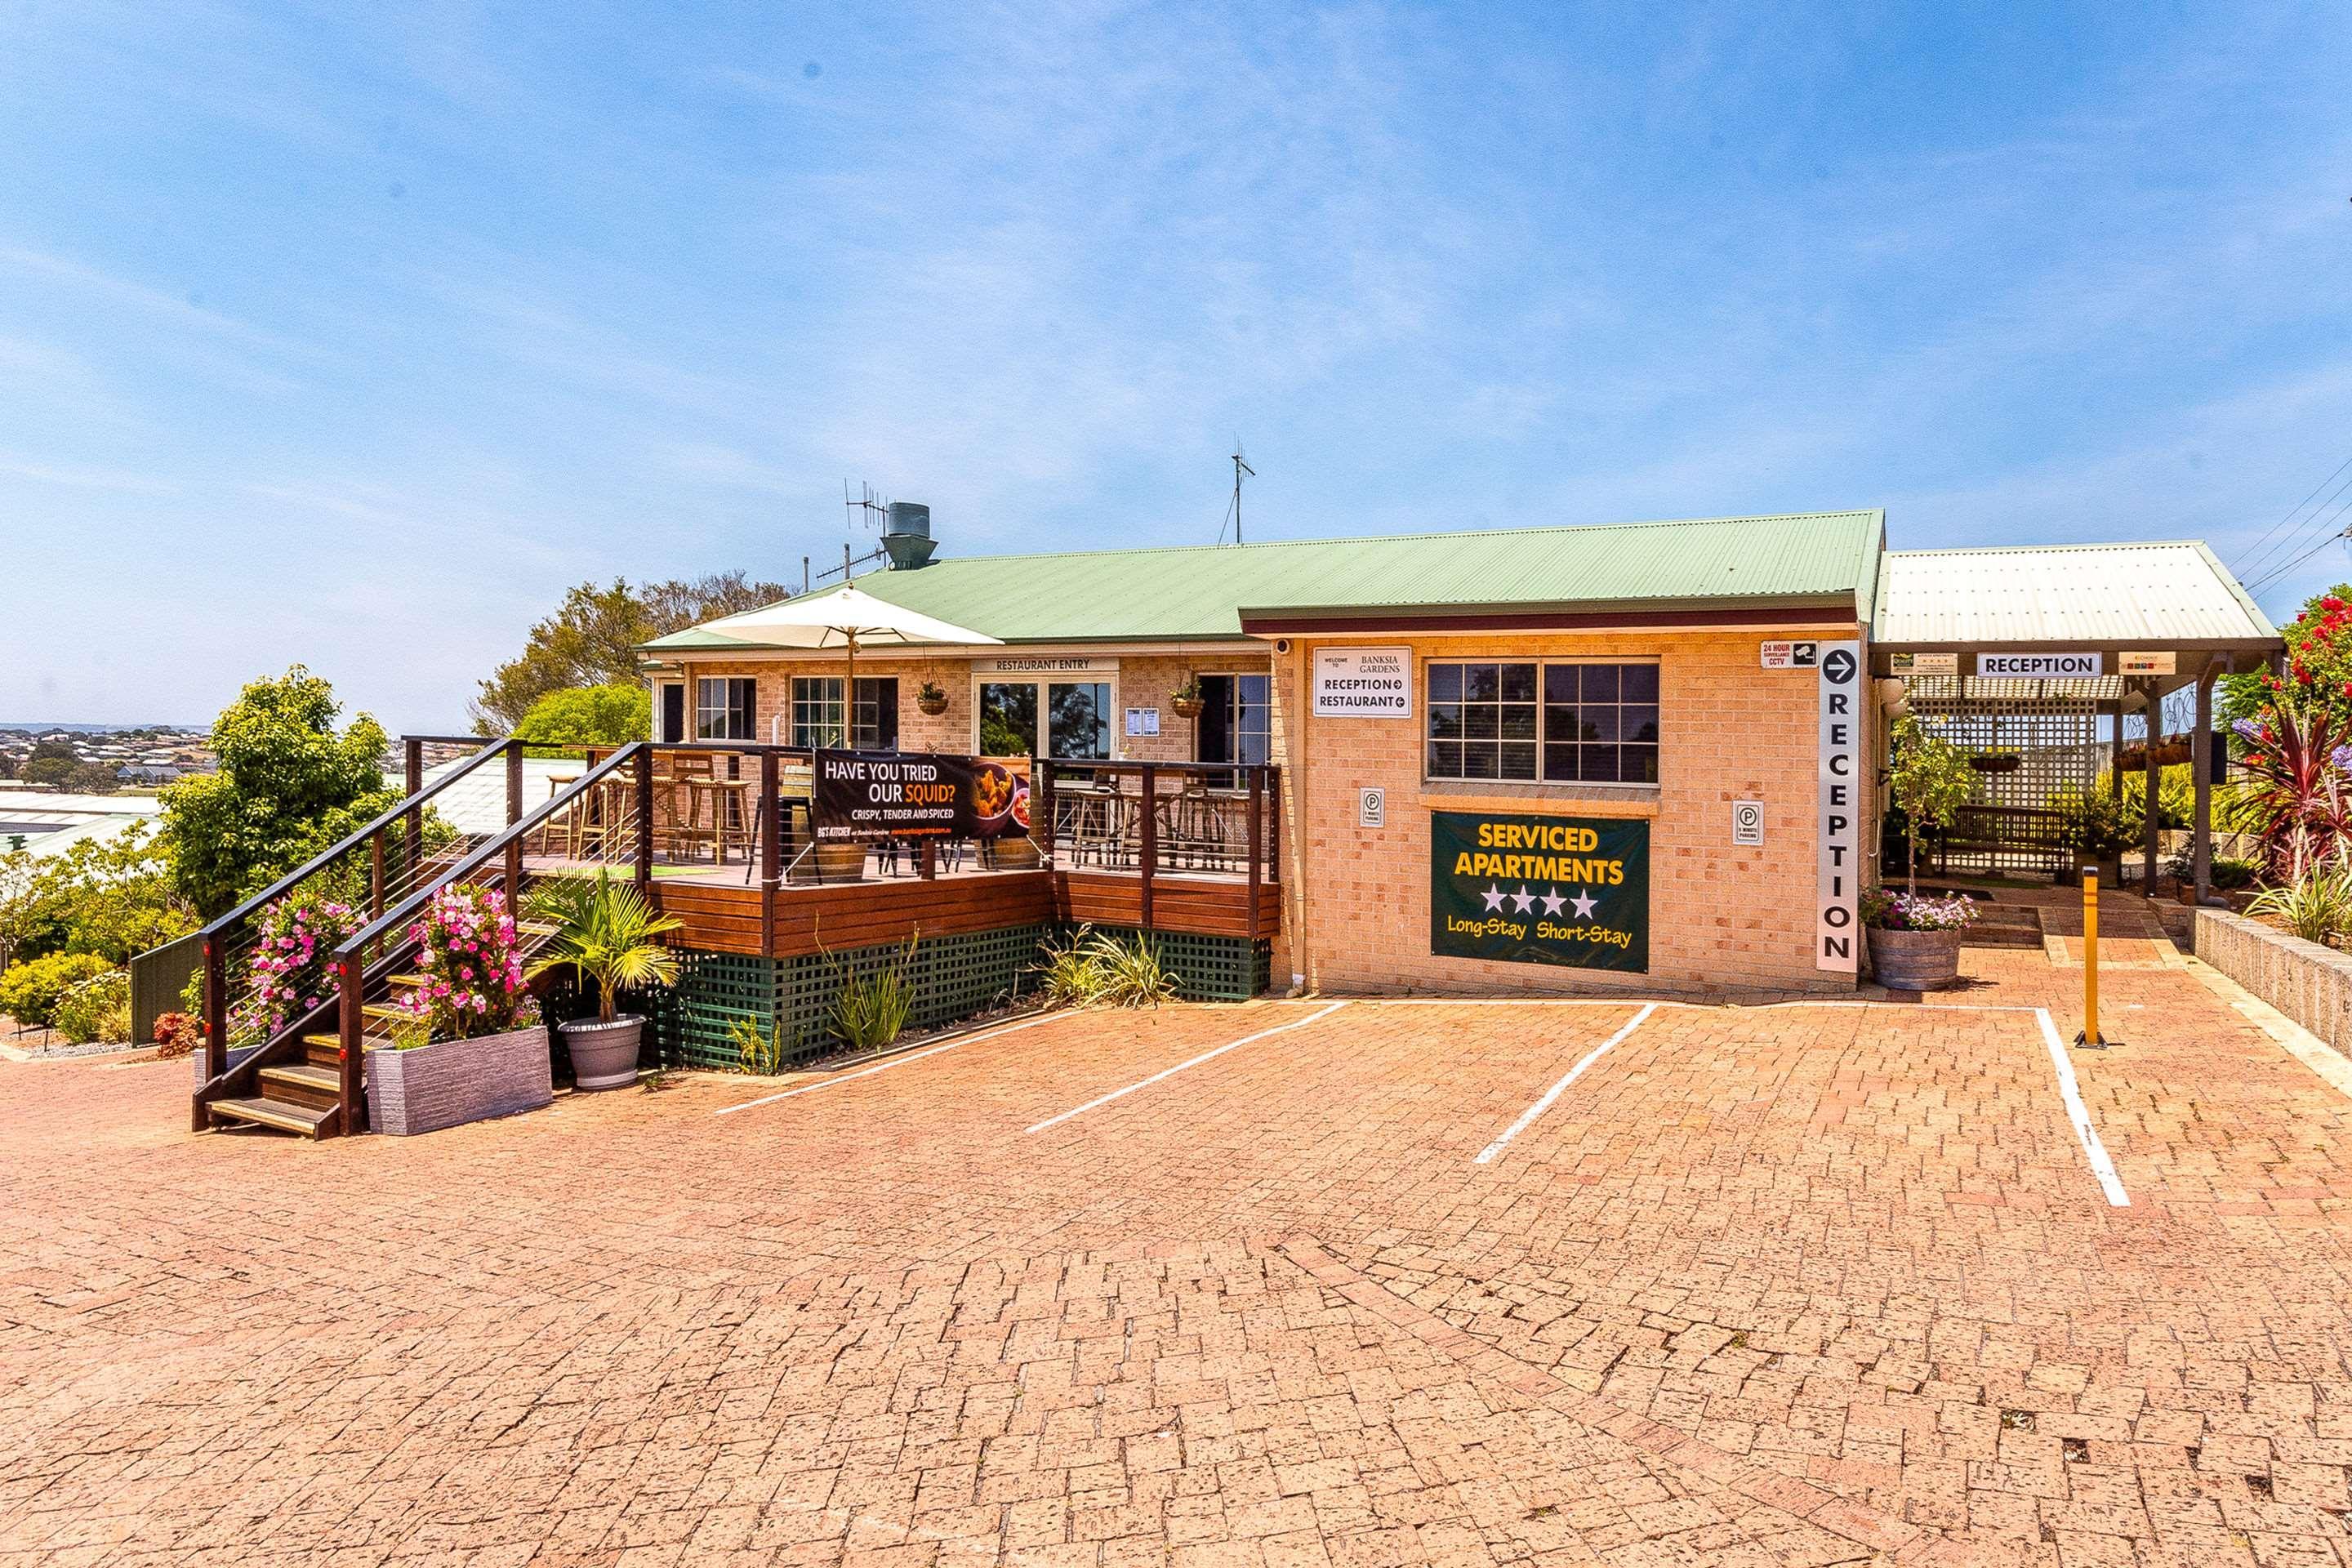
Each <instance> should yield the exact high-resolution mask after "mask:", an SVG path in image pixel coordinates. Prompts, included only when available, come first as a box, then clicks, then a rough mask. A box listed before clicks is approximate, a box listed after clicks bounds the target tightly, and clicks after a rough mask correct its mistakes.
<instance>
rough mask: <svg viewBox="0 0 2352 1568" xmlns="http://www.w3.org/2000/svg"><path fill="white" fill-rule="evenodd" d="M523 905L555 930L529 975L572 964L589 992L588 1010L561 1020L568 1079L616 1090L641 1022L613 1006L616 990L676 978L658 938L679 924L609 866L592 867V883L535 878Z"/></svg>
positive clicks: (628, 1077) (629, 1076)
mask: <svg viewBox="0 0 2352 1568" xmlns="http://www.w3.org/2000/svg"><path fill="white" fill-rule="evenodd" d="M528 909H529V911H530V915H531V917H532V918H533V919H535V920H541V921H548V922H549V923H551V924H552V925H553V926H554V927H555V928H556V931H555V934H554V935H553V936H552V937H551V938H549V939H548V943H547V947H546V950H545V951H544V952H541V953H540V955H539V956H538V957H537V958H535V959H533V960H532V961H531V964H530V973H531V974H532V975H534V976H537V975H541V974H545V973H550V972H551V971H553V970H557V969H564V968H570V969H574V970H577V971H578V972H579V973H580V975H581V977H582V978H583V980H585V981H587V982H588V983H589V984H592V985H593V986H594V987H595V990H596V1002H597V1014H596V1016H595V1017H593V1018H580V1019H575V1020H574V1021H572V1022H571V1023H568V1024H565V1025H562V1035H563V1044H564V1046H565V1047H566V1048H568V1049H569V1050H570V1051H571V1053H572V1082H573V1084H574V1085H575V1086H576V1087H578V1088H580V1089H619V1088H621V1087H622V1086H624V1085H625V1084H629V1083H634V1082H635V1081H636V1077H637V1050H638V1045H639V1042H640V1041H641V1039H642V1038H643V1036H644V1033H645V1023H646V1021H645V1020H644V1019H643V1018H640V1017H637V1016H634V1015H623V1014H622V1013H621V1012H620V1011H619V1008H618V1003H619V1000H620V994H621V993H622V992H624V991H638V990H643V989H644V988H645V987H646V986H648V985H671V984H676V983H677V974H678V963H677V954H676V953H675V952H671V951H670V950H669V949H668V948H667V946H665V945H663V943H662V942H661V941H660V940H659V939H660V938H661V936H662V935H663V934H664V933H665V932H667V931H676V930H677V929H678V927H679V925H680V924H682V923H683V922H682V921H677V920H676V919H674V918H672V917H670V916H668V915H665V914H663V913H661V912H660V911H659V910H656V909H655V908H654V906H653V902H652V900H649V899H647V898H646V895H645V893H644V892H643V891H642V890H641V889H638V888H637V886H636V885H635V883H632V882H615V881H614V880H613V874H612V872H610V871H609V870H600V871H598V872H597V873H596V879H595V880H593V881H590V880H589V879H586V878H584V877H560V878H556V879H551V880H550V881H546V882H542V883H541V884H540V885H539V886H538V887H537V888H535V889H532V890H531V893H530V898H529V900H528Z"/></svg>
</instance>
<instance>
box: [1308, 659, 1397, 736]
mask: <svg viewBox="0 0 2352 1568" xmlns="http://www.w3.org/2000/svg"><path fill="white" fill-rule="evenodd" d="M1315 716H1316V717H1317V718H1318V719H1410V718H1412V649H1411V648H1409V647H1318V648H1317V649H1316V650H1315Z"/></svg>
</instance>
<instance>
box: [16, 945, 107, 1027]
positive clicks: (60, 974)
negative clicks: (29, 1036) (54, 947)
mask: <svg viewBox="0 0 2352 1568" xmlns="http://www.w3.org/2000/svg"><path fill="white" fill-rule="evenodd" d="M113 967H114V966H113V965H112V964H110V963H107V962H106V960H104V959H102V958H100V957H99V956H98V955H97V954H96V953H94V952H53V953H50V954H49V955H48V956H47V957H46V958H36V959H33V960H32V961H30V962H29V963H19V964H16V966H14V967H13V968H11V969H10V970H9V971H8V972H7V973H5V974H0V1013H5V1014H7V1015H8V1016H10V1017H13V1018H15V1019H16V1021H17V1022H18V1023H20V1024H26V1025H30V1026H33V1027H35V1028H51V1027H54V1026H56V1024H57V1021H58V1004H59V1003H60V1002H62V1001H64V1000H65V996H66V993H67V992H68V991H70V990H72V989H73V988H74V987H75V986H77V985H79V984H81V983H82V982H83V981H85V980H95V979H96V978H98V976H100V975H101V974H104V973H106V972H107V971H108V970H110V969H111V968H113Z"/></svg>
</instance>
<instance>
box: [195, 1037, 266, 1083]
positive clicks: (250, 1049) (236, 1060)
mask: <svg viewBox="0 0 2352 1568" xmlns="http://www.w3.org/2000/svg"><path fill="white" fill-rule="evenodd" d="M260 1048H261V1047H259V1046H233V1047H230V1048H229V1053H228V1068H226V1069H225V1070H229V1071H234V1070H235V1069H236V1068H240V1067H243V1066H244V1065H245V1058H247V1057H249V1056H251V1055H253V1053H254V1052H256V1051H257V1050H259V1049H260ZM189 1059H190V1060H191V1061H193V1062H194V1063H195V1070H196V1087H197V1088H198V1089H202V1088H204V1087H205V1084H206V1083H208V1082H210V1081H211V1080H210V1079H207V1078H206V1077H205V1048H204V1047H202V1046H198V1047H196V1054H195V1055H194V1057H192V1058H189Z"/></svg>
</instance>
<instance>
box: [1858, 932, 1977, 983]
mask: <svg viewBox="0 0 2352 1568" xmlns="http://www.w3.org/2000/svg"><path fill="white" fill-rule="evenodd" d="M1870 967H1871V969H1872V971H1873V972H1874V973H1876V974H1877V976H1878V983H1879V984H1881V985H1884V986H1885V987H1886V988H1887V989H1888V990H1889V991H1941V990H1943V989H1944V988H1945V987H1946V986H1948V985H1950V984H1953V983H1955V982H1956V981H1958V979H1959V977H1960V933H1959V932H1958V931H1879V930H1877V929H1876V928H1875V927H1874V928H1872V930H1871V932H1870Z"/></svg>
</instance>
